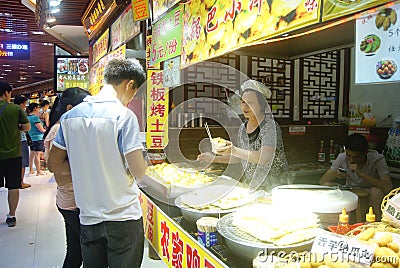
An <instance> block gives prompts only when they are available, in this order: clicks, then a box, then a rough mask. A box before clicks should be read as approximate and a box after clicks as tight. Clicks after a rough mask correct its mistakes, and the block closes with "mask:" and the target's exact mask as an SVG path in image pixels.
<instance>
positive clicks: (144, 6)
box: [132, 0, 150, 21]
mask: <svg viewBox="0 0 400 268" xmlns="http://www.w3.org/2000/svg"><path fill="white" fill-rule="evenodd" d="M132 7H133V10H134V11H133V21H140V20H145V19H147V18H149V17H150V11H149V1H148V0H132Z"/></svg>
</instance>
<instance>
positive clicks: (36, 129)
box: [28, 103, 46, 176]
mask: <svg viewBox="0 0 400 268" xmlns="http://www.w3.org/2000/svg"><path fill="white" fill-rule="evenodd" d="M39 113H40V108H39V105H38V104H37V103H31V104H29V115H28V119H29V122H30V123H31V126H32V127H31V129H30V130H29V132H28V133H29V136H31V139H32V142H33V144H32V145H31V146H30V148H31V152H30V154H29V174H35V171H33V164H35V167H36V175H37V176H41V175H44V173H43V172H42V171H41V169H40V155H41V154H42V153H43V152H44V141H43V133H45V132H46V130H45V129H44V127H43V124H42V121H41V120H40V118H39Z"/></svg>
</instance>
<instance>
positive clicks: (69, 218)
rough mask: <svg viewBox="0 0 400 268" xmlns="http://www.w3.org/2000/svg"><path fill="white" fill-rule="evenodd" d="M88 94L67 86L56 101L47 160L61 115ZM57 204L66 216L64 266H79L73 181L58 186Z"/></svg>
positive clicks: (46, 135)
mask: <svg viewBox="0 0 400 268" xmlns="http://www.w3.org/2000/svg"><path fill="white" fill-rule="evenodd" d="M88 95H90V93H89V92H87V91H86V90H84V89H82V88H79V87H73V88H67V89H66V90H65V91H63V93H62V94H61V95H60V96H59V97H57V98H56V100H55V101H54V105H53V108H52V109H51V112H50V124H49V127H48V129H47V130H46V132H45V133H44V147H45V154H44V157H45V160H46V161H48V157H49V151H50V149H51V147H52V144H53V140H54V138H55V137H56V135H57V132H58V129H59V128H60V117H61V116H62V115H63V114H64V113H65V112H67V111H68V110H70V109H71V108H72V107H74V106H76V105H78V104H79V103H81V102H82V101H83V99H84V98H85V97H86V96H88ZM58 175H59V174H55V176H58ZM69 176H70V174H69ZM56 205H57V208H58V211H60V213H61V215H62V216H63V217H64V223H65V235H66V240H67V253H66V255H65V259H64V263H63V268H79V267H81V265H82V253H81V244H80V232H81V228H80V223H79V209H78V208H77V207H76V203H75V197H74V189H73V187H72V182H70V183H67V184H65V185H62V186H57V194H56Z"/></svg>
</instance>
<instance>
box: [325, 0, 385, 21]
mask: <svg viewBox="0 0 400 268" xmlns="http://www.w3.org/2000/svg"><path fill="white" fill-rule="evenodd" d="M388 2H390V0H324V5H323V10H322V21H327V20H331V19H335V18H338V17H342V16H345V15H349V14H353V13H357V12H360V11H362V10H366V9H368V8H371V7H376V6H379V5H382V4H385V3H388Z"/></svg>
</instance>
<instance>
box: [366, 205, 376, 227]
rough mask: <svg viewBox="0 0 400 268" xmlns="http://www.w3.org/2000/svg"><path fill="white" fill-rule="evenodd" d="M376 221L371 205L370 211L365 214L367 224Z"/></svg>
mask: <svg viewBox="0 0 400 268" xmlns="http://www.w3.org/2000/svg"><path fill="white" fill-rule="evenodd" d="M372 222H375V214H374V210H373V209H372V207H369V211H368V213H367V214H366V215H365V224H369V223H372Z"/></svg>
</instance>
